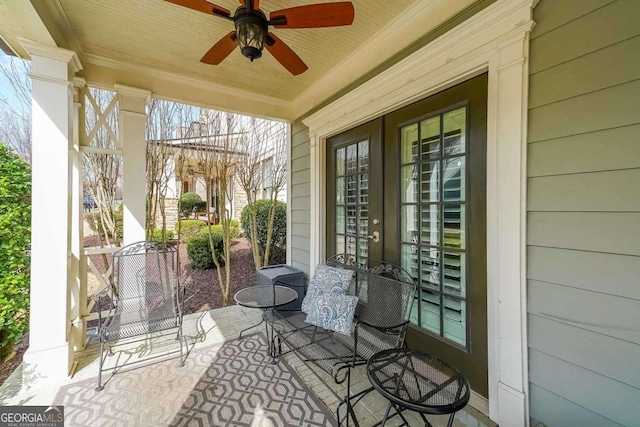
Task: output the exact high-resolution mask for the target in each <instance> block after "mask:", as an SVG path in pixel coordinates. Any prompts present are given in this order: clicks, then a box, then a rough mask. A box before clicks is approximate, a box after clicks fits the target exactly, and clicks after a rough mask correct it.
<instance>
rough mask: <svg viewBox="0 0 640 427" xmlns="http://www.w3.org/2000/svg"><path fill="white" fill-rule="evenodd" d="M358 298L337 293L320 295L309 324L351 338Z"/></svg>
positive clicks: (311, 312) (309, 318)
mask: <svg viewBox="0 0 640 427" xmlns="http://www.w3.org/2000/svg"><path fill="white" fill-rule="evenodd" d="M357 304H358V297H355V296H351V295H344V294H337V293H335V292H325V293H320V294H319V295H318V296H317V297H316V299H315V301H314V304H313V305H312V307H311V309H310V311H309V314H308V316H307V323H311V324H312V325H315V326H320V327H322V328H324V329H329V330H331V331H335V332H338V333H341V334H344V335H347V336H351V324H352V323H353V315H354V313H355V311H356V305H357Z"/></svg>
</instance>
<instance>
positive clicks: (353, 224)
mask: <svg viewBox="0 0 640 427" xmlns="http://www.w3.org/2000/svg"><path fill="white" fill-rule="evenodd" d="M356 215H357V214H356V207H355V206H347V234H351V235H354V234H356V232H357V225H358V224H357V218H358V217H357V216H356Z"/></svg>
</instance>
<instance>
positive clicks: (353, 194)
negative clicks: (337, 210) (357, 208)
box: [347, 175, 358, 205]
mask: <svg viewBox="0 0 640 427" xmlns="http://www.w3.org/2000/svg"><path fill="white" fill-rule="evenodd" d="M357 193H358V189H357V182H356V177H355V176H354V175H348V176H347V204H348V205H355V204H356V202H357Z"/></svg>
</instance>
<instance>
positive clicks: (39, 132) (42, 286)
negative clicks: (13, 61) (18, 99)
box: [20, 40, 81, 387]
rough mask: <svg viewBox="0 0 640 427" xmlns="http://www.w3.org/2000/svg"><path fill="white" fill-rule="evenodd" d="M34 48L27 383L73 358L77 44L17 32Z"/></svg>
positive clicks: (61, 373)
mask: <svg viewBox="0 0 640 427" xmlns="http://www.w3.org/2000/svg"><path fill="white" fill-rule="evenodd" d="M20 42H21V43H22V46H23V47H24V48H25V50H26V51H27V52H28V53H29V55H30V56H31V69H32V71H31V79H32V82H33V87H32V102H33V105H32V111H33V133H32V139H33V148H32V150H33V151H32V190H31V191H32V193H31V197H32V214H31V289H30V295H31V315H30V324H29V349H28V350H27V352H26V354H25V357H24V370H23V384H24V386H27V387H28V386H30V385H32V384H33V383H34V382H36V381H37V382H42V381H44V382H47V381H58V380H62V379H64V378H66V377H67V375H68V374H69V370H70V369H71V365H72V362H73V342H72V341H73V339H72V338H71V336H70V330H71V312H70V305H71V304H70V292H69V282H70V280H71V275H72V273H71V268H72V263H71V217H72V215H71V192H72V191H71V190H72V188H71V185H72V179H71V177H72V163H71V160H70V159H71V155H72V153H71V144H72V140H73V88H72V85H71V79H72V77H73V75H74V74H75V73H76V72H77V71H79V70H80V69H81V65H80V62H79V61H78V57H77V56H76V54H75V52H73V51H70V50H66V49H61V48H57V47H51V46H45V45H41V44H38V43H35V42H32V41H30V40H20Z"/></svg>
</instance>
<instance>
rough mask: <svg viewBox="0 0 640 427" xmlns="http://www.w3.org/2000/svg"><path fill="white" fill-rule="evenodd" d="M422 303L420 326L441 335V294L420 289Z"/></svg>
mask: <svg viewBox="0 0 640 427" xmlns="http://www.w3.org/2000/svg"><path fill="white" fill-rule="evenodd" d="M420 296H421V298H420V299H421V301H420V305H422V307H421V310H420V323H421V324H420V326H422V327H423V328H425V329H426V330H429V331H431V332H435V333H436V334H438V335H440V295H439V294H437V293H436V292H431V291H428V290H426V289H422V290H420Z"/></svg>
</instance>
